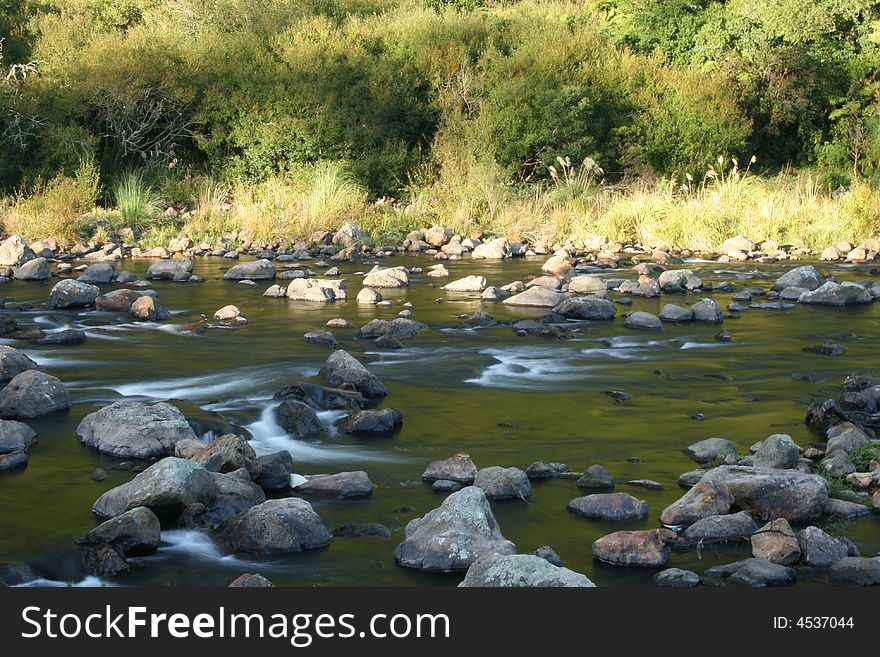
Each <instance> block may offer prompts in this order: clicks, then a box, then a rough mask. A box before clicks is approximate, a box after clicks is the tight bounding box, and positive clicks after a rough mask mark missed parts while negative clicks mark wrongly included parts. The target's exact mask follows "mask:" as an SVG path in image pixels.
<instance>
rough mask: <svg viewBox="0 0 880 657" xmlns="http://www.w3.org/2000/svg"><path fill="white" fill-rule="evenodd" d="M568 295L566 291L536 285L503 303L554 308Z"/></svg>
mask: <svg viewBox="0 0 880 657" xmlns="http://www.w3.org/2000/svg"><path fill="white" fill-rule="evenodd" d="M567 297H568V295H567V294H566V293H565V292H556V291H555V290H548V289H547V288H545V287H540V286H535V287H530V288H528V289H527V290H525V291H523V292H520V293H519V294H515V295H513V296H512V297H508V298H507V299H505V300H504V301H502V302H501V303H504V304H507V305H508V306H527V307H533V308H553V307H555V306H557V305H559V304H560V303H562V302H563V301H564V300H565V299H566V298H567Z"/></svg>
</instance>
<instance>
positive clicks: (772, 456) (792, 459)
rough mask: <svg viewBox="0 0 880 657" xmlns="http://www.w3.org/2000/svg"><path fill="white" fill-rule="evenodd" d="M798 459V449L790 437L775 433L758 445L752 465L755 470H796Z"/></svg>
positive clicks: (799, 456)
mask: <svg viewBox="0 0 880 657" xmlns="http://www.w3.org/2000/svg"><path fill="white" fill-rule="evenodd" d="M800 458H801V455H800V452H799V451H798V447H797V445H795V443H794V441H793V440H792V439H791V436H789V435H788V434H784V433H775V434H773V435H772V436H770V437H769V438H767V439H766V440H763V441H761V444H760V445H758V449H757V451H756V452H755V456H754V459H753V463H752V464H753V465H754V466H755V467H757V468H777V469H780V470H786V469H794V468H797V467H798V464H799V463H800Z"/></svg>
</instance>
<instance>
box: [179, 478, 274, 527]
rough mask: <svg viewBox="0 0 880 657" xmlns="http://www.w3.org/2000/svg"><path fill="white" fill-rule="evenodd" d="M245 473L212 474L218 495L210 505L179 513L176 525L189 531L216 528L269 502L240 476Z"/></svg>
mask: <svg viewBox="0 0 880 657" xmlns="http://www.w3.org/2000/svg"><path fill="white" fill-rule="evenodd" d="M240 472H244V471H243V470H240V471H236V472H233V473H231V474H223V473H220V472H211V473H210V475H211V479H213V481H214V486H215V494H214V497H213V499H212V500H211V501H210V502H208V503H206V504H205V503H198V502H197V503H195V504H191V505H190V506H188V507H187V508H186V509H184V510H183V512H182V513H181V514H180V517H179V518H178V520H177V524H178V525H179V526H180V527H185V528H189V529H214V528H215V527H217V526H218V525H220V524H222V523H224V522H226V521H227V520H229V519H230V518H233V517H235V516H237V515H238V514H240V513H244V512H245V511H247V510H248V509H250V508H252V507H254V506H256V505H258V504H262V503H263V502H265V501H266V495H265V493H263V489H262V488H260V487H259V486H257V485H256V484H255V483H253V482H251V481H250V480H249V479H248V475H247V474H244V476H239V473H240Z"/></svg>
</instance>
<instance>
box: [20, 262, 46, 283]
mask: <svg viewBox="0 0 880 657" xmlns="http://www.w3.org/2000/svg"><path fill="white" fill-rule="evenodd" d="M12 277H13V278H14V279H15V280H17V281H47V280H49V277H50V273H49V261H48V260H46V259H45V258H34V259H33V260H28V261H27V262H26V263H24V264H23V265H21V266H20V267H16V268H15V270H14V271H13V273H12Z"/></svg>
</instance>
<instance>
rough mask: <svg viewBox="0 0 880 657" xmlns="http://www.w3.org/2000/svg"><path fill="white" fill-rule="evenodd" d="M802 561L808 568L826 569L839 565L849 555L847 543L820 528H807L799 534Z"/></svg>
mask: <svg viewBox="0 0 880 657" xmlns="http://www.w3.org/2000/svg"><path fill="white" fill-rule="evenodd" d="M797 540H798V546H799V547H800V549H801V561H802V562H803V563H804V564H806V565H807V566H815V567H818V568H824V567H825V566H830V565H831V564H834V563H837V562H838V561H840V560H841V559H843V558H845V557H847V556H848V554H849V546H848V545H847V544H846V542H845V541H842V540H840V539H839V538H835V537H834V536H830V535H828V534H826V533H825V532H824V531H822V530H821V529H819V528H818V527H807V528H806V529H802V530H801V531H799V532H798V533H797Z"/></svg>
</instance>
